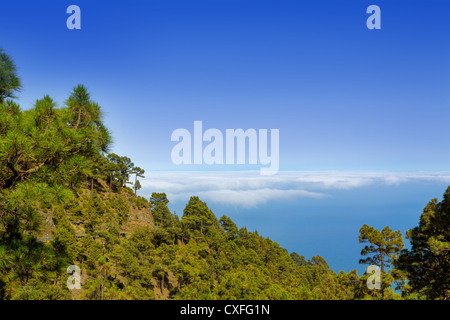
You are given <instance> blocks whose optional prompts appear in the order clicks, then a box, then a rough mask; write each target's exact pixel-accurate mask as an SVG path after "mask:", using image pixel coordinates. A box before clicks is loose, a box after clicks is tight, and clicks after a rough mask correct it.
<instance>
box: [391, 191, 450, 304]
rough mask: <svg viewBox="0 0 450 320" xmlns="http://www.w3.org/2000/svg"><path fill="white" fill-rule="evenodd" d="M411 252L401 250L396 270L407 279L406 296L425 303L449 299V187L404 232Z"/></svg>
mask: <svg viewBox="0 0 450 320" xmlns="http://www.w3.org/2000/svg"><path fill="white" fill-rule="evenodd" d="M407 238H408V239H409V240H410V242H411V249H405V250H402V252H401V254H400V257H399V259H398V261H397V263H396V265H397V268H398V269H400V270H402V271H404V272H405V273H406V277H407V278H408V285H407V293H408V294H414V295H419V296H424V297H425V298H427V299H449V298H450V278H449V270H450V187H449V188H447V190H446V192H445V193H444V197H443V200H442V201H441V202H438V200H437V199H433V200H431V201H430V202H429V203H428V204H427V205H426V206H425V208H424V210H423V213H422V215H421V216H420V220H419V225H418V226H417V227H415V228H413V229H411V230H408V232H407Z"/></svg>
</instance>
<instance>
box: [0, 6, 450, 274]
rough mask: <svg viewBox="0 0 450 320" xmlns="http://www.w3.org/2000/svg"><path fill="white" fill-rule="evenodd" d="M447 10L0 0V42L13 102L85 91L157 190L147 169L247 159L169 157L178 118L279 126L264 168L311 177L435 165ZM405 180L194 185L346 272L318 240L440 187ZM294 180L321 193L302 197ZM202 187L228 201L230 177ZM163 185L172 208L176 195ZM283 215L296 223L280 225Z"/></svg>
mask: <svg viewBox="0 0 450 320" xmlns="http://www.w3.org/2000/svg"><path fill="white" fill-rule="evenodd" d="M72 4H76V5H78V6H80V8H81V19H82V20H81V21H82V22H81V25H82V28H81V30H68V29H67V28H66V19H67V17H68V16H69V15H68V14H66V8H67V7H68V6H69V5H72ZM372 4H376V5H378V6H380V8H381V19H382V20H381V21H382V22H381V26H382V27H381V30H368V29H367V27H366V19H367V17H368V16H369V15H368V14H367V13H366V9H367V7H368V6H369V5H372ZM449 10H450V3H448V1H444V0H435V1H425V0H421V1H384V0H374V1H362V0H361V1H350V0H348V1H331V0H328V1H322V0H315V1H312V0H311V1H300V0H296V1H286V0H277V1H275V0H240V1H237V0H226V1H225V0H208V1H206V0H204V1H197V0H192V1H191V0H189V1H170V0H164V1H162V0H161V1H86V0H75V1H70V2H69V1H61V0H59V1H21V0H17V1H3V2H2V17H1V19H0V30H1V32H0V47H2V48H4V49H5V50H6V51H7V53H8V54H10V55H11V56H13V58H14V59H15V61H16V64H17V66H18V69H19V74H20V75H21V77H22V81H23V85H24V88H23V91H22V93H21V94H20V97H19V102H20V104H21V105H22V107H23V108H27V107H30V106H32V104H33V102H34V101H35V100H36V99H38V98H41V97H42V96H43V95H44V94H49V95H50V96H51V97H53V98H54V99H55V100H56V101H57V102H58V103H59V104H60V105H62V104H63V101H64V99H66V98H67V96H68V94H69V92H70V90H71V89H72V88H73V87H74V86H75V85H77V84H78V83H82V84H84V85H86V86H87V87H88V89H89V90H90V92H91V93H92V97H93V99H94V100H96V101H97V102H99V104H100V105H101V106H102V107H103V110H104V111H105V122H106V124H107V126H108V127H109V128H110V129H111V131H112V132H113V136H114V145H113V148H112V151H113V152H115V153H117V154H120V155H127V156H129V157H131V158H132V159H133V160H134V161H135V163H136V164H138V165H139V166H141V167H142V168H144V169H145V170H146V171H147V172H148V173H149V174H148V175H147V176H148V178H147V179H148V180H149V182H148V181H146V184H144V188H143V190H142V191H141V193H142V194H143V195H145V196H148V193H150V192H152V191H159V190H153V189H164V181H163V180H162V179H160V180H158V181H160V185H155V184H152V182H151V179H152V178H151V177H152V172H155V173H158V172H163V173H164V172H165V173H167V175H170V172H172V171H191V170H194V171H206V170H230V171H232V172H230V173H229V174H230V176H231V177H234V178H239V177H241V178H242V177H244V178H245V177H246V174H245V173H243V172H242V173H241V174H240V173H239V172H236V170H241V169H243V170H256V169H259V166H257V167H255V166H228V167H220V166H219V167H213V168H211V167H208V166H205V165H201V166H199V165H198V166H194V165H191V166H175V165H174V164H173V163H172V161H171V158H170V154H171V149H172V147H173V146H174V143H173V142H171V141H170V136H171V133H172V131H173V130H175V129H177V128H186V129H189V130H193V122H194V120H202V121H203V125H204V127H205V129H206V128H217V129H219V130H222V131H225V129H227V128H243V129H248V128H256V129H258V128H266V129H274V128H276V129H279V130H280V156H279V157H280V170H281V171H289V172H294V171H302V172H318V171H320V172H328V173H327V174H322V175H321V176H320V177H321V179H319V180H320V181H325V180H326V178H327V177H330V176H331V177H333V176H334V173H335V172H348V171H349V172H371V173H373V172H385V173H386V172H398V171H401V172H442V171H448V170H449V168H448V163H449V160H450V148H449V145H448V144H449V143H448V139H446V137H448V131H449V130H448V119H449V116H450V111H449V108H448V105H449V102H450V90H449V89H448V85H449V83H450V72H449V71H450V59H449V58H448V57H449V56H450V42H449V41H448V35H449V31H450V20H449V19H448V12H449ZM332 172H334V173H332ZM212 174H213V173H212ZM363 175H364V174H363ZM385 176H392V175H390V174H385ZM166 177H168V176H166ZM191 178H192V177H191ZM244 178H243V179H244ZM186 179H190V178H189V177H187V178H186ZM209 179H211V178H209ZM419 180H420V182H418V181H419ZM419 180H417V179H412V180H406V181H404V180H399V181H400V182H398V181H397V182H396V183H394V184H392V183H391V184H382V185H381V186H380V185H376V184H375V185H374V184H363V185H361V186H356V187H352V188H347V189H345V188H344V189H332V190H331V191H330V190H328V192H324V191H323V190H322V189H321V188H317V187H311V185H306V186H305V185H301V186H299V185H296V186H294V187H292V186H291V183H292V181H289V179H288V181H283V183H284V184H280V185H278V186H277V187H274V186H273V185H264V188H266V189H268V190H272V191H273V190H284V191H286V190H294V191H292V192H291V191H287V192H288V194H289V197H288V198H285V199H284V201H279V200H277V199H271V200H269V201H263V200H261V197H260V196H258V194H263V193H261V192H263V191H261V190H260V189H258V188H256V189H255V188H254V189H252V188H251V187H248V186H247V187H248V188H249V189H248V190H256V191H257V192H253V193H252V194H251V195H250V194H249V197H250V196H251V197H250V198H251V199H254V200H255V201H256V203H257V204H256V205H254V206H246V205H245V203H239V202H237V203H235V204H234V205H232V206H229V205H226V204H223V203H221V202H220V196H219V197H214V196H213V195H211V194H208V195H205V196H206V197H208V196H209V198H208V199H209V202H208V204H209V205H210V206H211V207H213V208H214V209H216V210H217V211H220V212H221V211H227V212H229V213H230V214H229V215H230V216H232V218H235V219H237V220H239V221H238V222H239V223H241V222H242V225H252V227H254V228H256V229H258V230H259V231H260V233H263V234H264V235H266V236H270V237H271V238H272V239H274V240H278V239H277V237H279V238H280V239H281V240H280V241H279V242H280V244H281V245H284V246H286V247H288V249H289V250H290V251H292V250H294V249H295V248H296V247H301V244H302V243H303V242H305V241H306V242H308V243H312V242H314V243H316V244H317V245H316V248H314V250H310V249H306V248H304V247H303V248H302V249H303V250H304V252H307V253H305V256H307V258H310V255H309V253H312V252H313V251H315V252H318V253H320V254H322V255H323V256H324V257H325V258H326V259H327V260H328V261H329V263H330V265H332V267H335V268H345V269H351V265H352V263H353V262H352V263H344V262H342V261H341V260H339V259H338V258H337V256H338V253H336V250H335V249H333V247H332V246H331V244H333V245H334V246H337V245H338V244H339V243H340V242H339V239H341V240H342V241H344V239H347V240H346V241H347V242H345V243H350V242H351V241H350V240H349V239H350V238H351V239H357V231H358V229H359V227H360V226H361V225H362V224H363V223H369V221H367V222H364V221H365V220H364V219H361V210H362V209H363V208H365V209H364V210H365V211H371V210H374V209H373V208H375V207H376V208H377V209H378V210H377V211H378V212H382V213H379V214H378V215H375V217H373V218H371V219H369V218H368V219H367V220H370V221H372V224H373V225H379V226H380V227H383V226H384V225H386V224H389V225H390V224H392V225H393V226H392V227H393V228H395V225H398V227H397V228H401V229H406V228H410V227H413V226H414V225H415V224H416V223H417V221H418V216H419V214H420V212H421V210H422V208H423V207H424V206H425V204H426V202H427V201H429V200H431V198H432V197H440V196H441V195H442V193H443V192H444V190H445V187H446V186H447V185H448V183H447V180H445V179H444V180H442V179H436V178H432V179H430V178H422V179H419ZM219 181H222V180H219ZM424 181H425V182H424ZM265 183H266V182H265ZM273 183H275V182H273ZM152 188H153V189H152ZM243 188H244V189H240V190H247V189H245V187H243ZM295 188H297V189H295ZM299 189H300V191H305V192H316V193H324V194H326V195H327V197H325V198H320V197H319V198H314V197H312V198H311V197H310V198H308V197H305V193H302V192H300V191H299ZM180 190H181V189H180ZM183 190H185V189H183ZM217 190H218V191H217V192H219V195H220V194H221V195H223V197H222V198H227V197H226V196H225V195H230V194H231V196H230V197H231V198H230V199H232V198H233V196H232V195H233V192H235V191H236V190H239V189H236V188H231V187H229V188H228V189H227V188H223V187H222V186H221V187H218V189H217ZM295 190H297V191H295ZM386 190H388V191H386ZM169 191H170V190H169ZM185 191H186V190H185ZM188 191H189V192H192V193H196V192H203V191H204V190H192V189H191V190H188ZM220 192H222V193H220ZM258 192H259V193H258ZM289 192H291V193H289ZM216 195H217V194H216ZM368 195H372V196H373V197H370V199H368ZM173 197H174V198H175V199H179V200H178V203H177V202H176V201H173V202H172V204H173V205H174V208H181V207H182V205H183V201H184V203H185V199H184V198H183V197H182V196H181V195H179V197H178V198H177V195H176V194H173ZM356 197H357V198H358V201H357V202H358V203H359V206H357V207H355V206H354V205H353V204H354V203H355V201H356V200H355V198H356ZM258 199H260V200H258ZM330 199H335V200H334V201H331V200H330ZM374 199H376V202H375V203H374V201H375V200H374ZM365 201H366V202H365ZM280 206H282V207H283V209H282V212H279V210H278V209H279V208H280ZM377 206H378V207H377ZM330 211H333V212H334V215H333V216H332V217H333V218H329V217H328V216H327V212H330ZM177 212H180V209H178V210H177ZM252 212H260V213H261V215H262V216H263V217H265V218H264V219H262V218H260V217H256V215H252ZM274 212H276V213H274ZM311 212H315V214H312V213H311ZM395 212H402V214H401V215H400V216H401V217H402V218H401V219H397V218H396V217H397V216H396V215H395V214H394V213H395ZM180 213H181V212H180ZM388 213H389V214H388ZM233 215H234V217H233ZM344 216H345V218H344ZM327 217H328V218H327ZM337 217H341V218H342V220H341V223H340V222H339V221H337V220H333V219H338V218H337ZM377 217H378V218H377ZM300 218H302V219H300ZM290 219H294V220H290ZM296 219H297V220H296ZM290 221H298V222H296V223H295V224H292V223H291V222H290ZM344 222H345V223H344ZM394 224H395V225H394ZM308 225H309V226H315V228H318V229H317V230H320V227H321V226H322V227H323V228H325V226H327V228H328V229H327V231H326V235H325V234H323V235H322V234H321V231H317V232H318V233H317V232H316V233H314V234H309V233H308V232H306V231H308V230H306V229H305V228H306V227H305V226H308ZM295 226H299V229H298V230H303V231H304V232H303V233H302V232H300V231H299V232H297V233H296V232H294V231H289V230H293V229H292V228H295ZM302 228H303V229H302ZM311 230H315V229H314V228H313V227H311V228H309V232H312V231H311ZM343 230H344V231H345V233H346V234H347V235H348V236H347V237H348V238H345V237H344V236H341V234H342V231H343ZM288 235H289V238H288ZM320 239H322V240H320ZM352 241H356V242H357V240H352ZM342 243H343V242H342ZM311 247H312V246H309V248H311ZM342 247H344V246H342ZM308 250H309V251H308ZM298 251H300V250H298ZM354 251H355V250H350V249H349V250H347V251H345V254H344V253H342V254H343V255H344V256H346V257H347V256H351V255H352V254H354ZM343 252H344V251H343ZM300 253H302V252H300ZM339 253H340V252H339ZM358 253H359V252H356V255H357V254H358ZM358 258H359V257H356V258H355V259H356V260H355V261H357V259H358ZM330 259H331V260H330Z"/></svg>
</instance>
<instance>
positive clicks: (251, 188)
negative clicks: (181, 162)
mask: <svg viewBox="0 0 450 320" xmlns="http://www.w3.org/2000/svg"><path fill="white" fill-rule="evenodd" d="M419 181H434V182H444V183H449V184H450V172H341V171H333V172H325V171H324V172H319V171H280V172H279V173H278V174H276V175H273V176H263V175H260V174H259V171H159V172H150V173H148V174H146V178H145V179H142V180H141V185H142V190H141V192H140V193H141V194H145V195H146V196H149V195H150V194H151V193H152V192H165V193H166V194H167V196H168V198H169V200H171V201H177V200H183V201H185V200H186V199H189V197H190V196H192V195H198V196H199V197H200V198H201V199H202V200H204V201H207V202H216V203H224V204H231V205H236V206H243V207H254V206H257V205H259V204H264V203H267V202H269V201H278V200H293V199H297V198H302V197H308V198H316V199H320V198H323V197H326V196H327V195H328V192H329V191H330V190H333V189H341V190H342V189H353V188H359V187H364V186H370V185H375V184H385V185H398V184H401V183H408V182H419Z"/></svg>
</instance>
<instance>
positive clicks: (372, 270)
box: [366, 265, 381, 290]
mask: <svg viewBox="0 0 450 320" xmlns="http://www.w3.org/2000/svg"><path fill="white" fill-rule="evenodd" d="M366 273H367V274H372V275H371V276H370V277H369V278H367V288H368V289H369V290H373V289H381V271H380V267H378V266H374V265H371V266H368V267H367V269H366Z"/></svg>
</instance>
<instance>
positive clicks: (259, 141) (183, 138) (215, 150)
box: [171, 121, 280, 175]
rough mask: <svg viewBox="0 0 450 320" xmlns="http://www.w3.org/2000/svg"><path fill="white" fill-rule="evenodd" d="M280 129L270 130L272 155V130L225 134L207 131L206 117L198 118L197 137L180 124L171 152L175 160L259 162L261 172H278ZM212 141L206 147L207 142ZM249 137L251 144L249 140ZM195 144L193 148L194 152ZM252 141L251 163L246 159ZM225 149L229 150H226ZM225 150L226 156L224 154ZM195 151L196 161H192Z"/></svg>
mask: <svg viewBox="0 0 450 320" xmlns="http://www.w3.org/2000/svg"><path fill="white" fill-rule="evenodd" d="M279 136H280V133H279V129H271V130H270V155H269V142H268V130H267V129H259V130H258V131H256V130H255V129H247V130H246V131H244V130H243V129H226V131H225V143H224V135H223V134H222V132H221V131H220V130H218V129H208V130H206V131H205V132H203V123H202V121H194V134H193V137H192V135H191V133H190V132H189V130H187V129H183V128H179V129H176V130H174V131H173V132H172V136H171V140H172V141H179V143H178V144H176V145H175V146H174V147H173V149H172V153H171V158H172V162H173V163H174V164H177V165H179V164H192V163H193V164H203V163H204V164H207V165H212V164H218V165H222V164H227V165H232V164H250V165H256V164H258V160H259V164H261V165H263V166H266V167H261V168H260V173H261V175H271V174H276V173H277V172H278V168H279ZM205 141H206V142H209V143H208V144H207V145H206V146H205V148H203V142H205ZM247 141H248V144H247V143H246V142H247ZM192 145H193V152H192ZM246 145H248V163H246V158H247V154H246V150H247V148H246ZM224 149H225V150H224ZM224 153H225V157H224ZM192 154H193V158H194V159H193V161H192Z"/></svg>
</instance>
